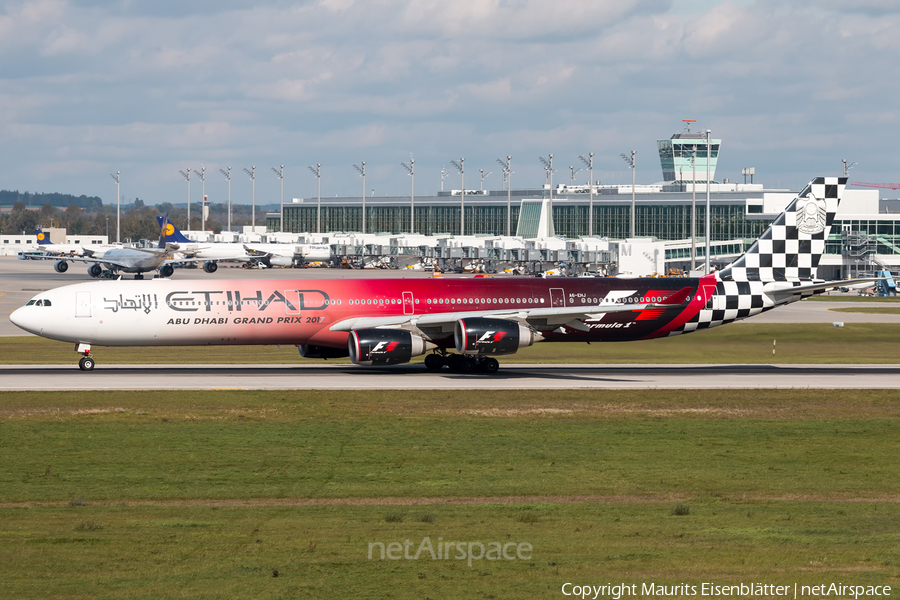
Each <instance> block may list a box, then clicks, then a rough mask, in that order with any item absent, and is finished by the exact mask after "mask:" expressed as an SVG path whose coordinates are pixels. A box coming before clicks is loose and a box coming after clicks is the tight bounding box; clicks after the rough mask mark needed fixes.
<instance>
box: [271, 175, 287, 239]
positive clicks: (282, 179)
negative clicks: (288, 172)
mask: <svg viewBox="0 0 900 600" xmlns="http://www.w3.org/2000/svg"><path fill="white" fill-rule="evenodd" d="M272 172H273V173H275V175H276V176H277V177H278V179H280V180H281V217H280V218H279V219H278V222H279V225H278V232H279V233H284V165H281V169H280V170H279V169H276V168H275V167H272Z"/></svg>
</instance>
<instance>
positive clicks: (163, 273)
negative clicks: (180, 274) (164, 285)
mask: <svg viewBox="0 0 900 600" xmlns="http://www.w3.org/2000/svg"><path fill="white" fill-rule="evenodd" d="M174 272H175V267H173V266H172V265H163V266H161V267H160V268H159V276H160V277H171V276H172V274H173V273H174Z"/></svg>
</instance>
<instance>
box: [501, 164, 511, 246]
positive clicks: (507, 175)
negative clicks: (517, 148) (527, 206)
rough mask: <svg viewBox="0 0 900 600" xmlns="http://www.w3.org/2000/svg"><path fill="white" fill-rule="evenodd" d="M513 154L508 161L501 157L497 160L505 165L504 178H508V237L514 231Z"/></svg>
mask: <svg viewBox="0 0 900 600" xmlns="http://www.w3.org/2000/svg"><path fill="white" fill-rule="evenodd" d="M511 160H512V156H507V157H506V163H504V162H503V161H502V160H500V159H499V158H498V159H497V162H498V163H500V166H501V167H503V179H505V180H506V237H509V236H510V235H511V233H510V232H511V231H512V167H511V165H510V161H511Z"/></svg>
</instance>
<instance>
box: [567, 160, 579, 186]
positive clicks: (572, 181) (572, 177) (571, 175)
mask: <svg viewBox="0 0 900 600" xmlns="http://www.w3.org/2000/svg"><path fill="white" fill-rule="evenodd" d="M579 171H581V169H580V168H578V169H576V168H575V167H574V166H572V165H569V185H575V174H576V173H578V172H579Z"/></svg>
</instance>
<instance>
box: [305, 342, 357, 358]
mask: <svg viewBox="0 0 900 600" xmlns="http://www.w3.org/2000/svg"><path fill="white" fill-rule="evenodd" d="M297 350H299V351H300V356H302V357H303V358H324V359H326V360H327V359H329V358H344V357H345V356H349V355H350V351H349V350H348V349H347V348H329V347H328V346H312V345H307V344H300V345H298V346H297Z"/></svg>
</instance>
